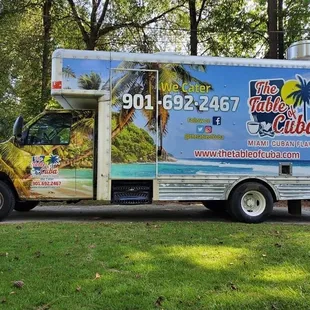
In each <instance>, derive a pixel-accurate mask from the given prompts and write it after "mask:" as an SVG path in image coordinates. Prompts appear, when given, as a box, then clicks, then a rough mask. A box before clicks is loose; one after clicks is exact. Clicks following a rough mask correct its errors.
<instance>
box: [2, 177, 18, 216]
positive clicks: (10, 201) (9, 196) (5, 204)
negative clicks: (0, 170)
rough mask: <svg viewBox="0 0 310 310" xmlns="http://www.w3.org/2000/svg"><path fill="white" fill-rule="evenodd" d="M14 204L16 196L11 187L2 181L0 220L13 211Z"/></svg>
mask: <svg viewBox="0 0 310 310" xmlns="http://www.w3.org/2000/svg"><path fill="white" fill-rule="evenodd" d="M14 205H15V196H14V194H13V192H12V190H11V188H10V187H9V186H8V185H7V184H6V183H4V182H3V181H0V221H2V220H3V219H5V218H6V217H7V216H8V215H9V214H10V213H11V211H12V210H13V208H14Z"/></svg>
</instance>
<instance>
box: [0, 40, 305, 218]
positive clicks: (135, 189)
mask: <svg viewBox="0 0 310 310" xmlns="http://www.w3.org/2000/svg"><path fill="white" fill-rule="evenodd" d="M309 59H310V41H302V42H297V43H295V44H293V45H292V46H291V47H290V48H289V49H288V52H287V59H285V60H274V59H247V58H224V57H205V56H182V55H176V54H170V53H169V54H165V53H155V54H139V53H122V52H104V51H84V50H83V51H82V50H64V49H59V50H56V51H55V52H54V53H53V56H52V85H51V92H52V96H53V98H55V99H56V100H57V101H58V102H59V103H60V104H61V106H62V108H63V109H62V110H50V111H44V112H43V113H42V114H40V115H38V116H37V117H35V118H34V119H33V120H31V121H30V122H28V123H26V124H24V121H23V118H22V116H19V117H18V118H17V120H16V122H15V124H14V129H13V133H14V135H13V137H12V138H11V139H9V140H8V141H7V142H5V143H2V144H0V218H1V219H4V218H5V217H7V216H8V215H9V213H10V212H11V211H12V210H13V209H15V210H17V211H29V210H31V209H32V208H34V207H35V206H36V205H37V204H38V203H39V202H40V201H57V200H59V201H78V200H82V199H96V200H101V201H108V202H110V203H113V204H127V205H129V204H149V203H152V202H157V201H196V202H201V203H203V204H204V205H205V206H206V207H207V208H209V209H211V210H213V211H215V212H217V211H218V212H222V211H227V212H228V213H229V214H230V215H231V216H232V217H233V219H235V220H237V221H242V222H247V223H258V222H262V221H264V220H265V219H266V218H267V217H268V216H269V215H270V214H271V212H272V210H273V205H274V202H276V201H279V200H286V201H288V210H289V212H290V213H292V214H299V213H300V212H301V201H302V200H307V199H310V139H309V134H310V113H308V109H309V108H310V62H309ZM103 207H104V206H103Z"/></svg>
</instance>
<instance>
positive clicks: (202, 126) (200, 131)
mask: <svg viewBox="0 0 310 310" xmlns="http://www.w3.org/2000/svg"><path fill="white" fill-rule="evenodd" d="M204 131H205V126H204V125H197V127H196V133H204Z"/></svg>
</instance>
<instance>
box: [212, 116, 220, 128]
mask: <svg viewBox="0 0 310 310" xmlns="http://www.w3.org/2000/svg"><path fill="white" fill-rule="evenodd" d="M212 124H213V125H215V126H220V125H222V118H221V117H220V116H213V117H212Z"/></svg>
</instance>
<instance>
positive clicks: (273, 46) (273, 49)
mask: <svg viewBox="0 0 310 310" xmlns="http://www.w3.org/2000/svg"><path fill="white" fill-rule="evenodd" d="M268 36H269V52H268V58H271V59H277V58H278V40H277V39H278V38H277V0H268Z"/></svg>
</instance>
